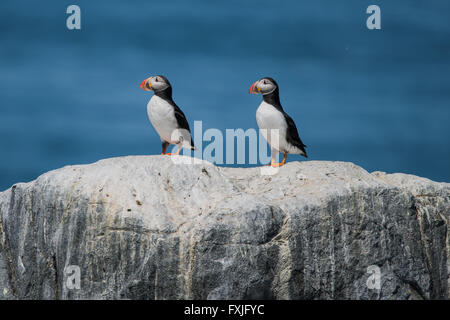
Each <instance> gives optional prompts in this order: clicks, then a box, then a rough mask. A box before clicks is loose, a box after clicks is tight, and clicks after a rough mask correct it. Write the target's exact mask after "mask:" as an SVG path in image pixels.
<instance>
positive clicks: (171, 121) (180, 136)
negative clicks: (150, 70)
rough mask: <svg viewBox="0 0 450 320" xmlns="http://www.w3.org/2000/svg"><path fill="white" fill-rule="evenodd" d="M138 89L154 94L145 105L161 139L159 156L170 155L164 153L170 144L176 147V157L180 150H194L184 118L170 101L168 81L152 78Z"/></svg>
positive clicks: (158, 77) (170, 87) (162, 78)
mask: <svg viewBox="0 0 450 320" xmlns="http://www.w3.org/2000/svg"><path fill="white" fill-rule="evenodd" d="M139 87H140V88H141V89H143V90H145V91H153V92H154V95H153V97H152V98H151V99H150V101H149V102H148V104H147V114H148V118H149V120H150V122H151V124H152V125H153V127H154V128H155V130H156V132H158V134H159V137H160V138H161V142H162V152H161V154H163V155H171V153H166V149H167V147H168V146H169V145H170V144H175V145H178V150H177V152H176V154H177V155H179V154H180V151H181V148H188V149H195V147H194V141H193V140H192V136H191V130H190V129H189V124H188V122H187V120H186V116H185V115H184V113H183V111H181V109H180V108H179V107H178V106H177V105H176V104H175V102H174V101H173V99H172V86H171V84H170V82H169V80H167V78H166V77H164V76H153V77H149V78H147V79H145V80H144V81H142V83H141V85H140V86H139Z"/></svg>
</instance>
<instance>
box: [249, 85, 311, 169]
mask: <svg viewBox="0 0 450 320" xmlns="http://www.w3.org/2000/svg"><path fill="white" fill-rule="evenodd" d="M249 93H252V94H261V95H262V98H263V101H262V102H261V104H260V105H259V108H258V109H257V110H256V122H257V123H258V127H259V129H260V131H261V134H262V136H263V137H264V139H266V141H267V142H268V143H269V145H270V151H271V154H272V162H271V165H272V167H281V166H283V165H284V164H285V163H286V158H287V155H288V154H289V153H291V154H300V155H302V156H304V157H306V158H307V157H308V155H307V153H306V150H305V148H306V145H304V144H303V142H302V140H301V139H300V136H299V135H298V130H297V126H296V125H295V122H294V120H292V118H291V117H290V116H289V115H288V114H287V113H286V112H284V110H283V107H282V106H281V102H280V90H279V87H278V84H277V83H276V81H275V80H274V79H272V78H270V77H265V78H262V79H260V80H258V81H256V82H254V83H253V84H252V85H251V87H250V89H249ZM279 152H281V153H283V161H282V162H281V163H276V162H275V157H276V155H277V154H278V153H279Z"/></svg>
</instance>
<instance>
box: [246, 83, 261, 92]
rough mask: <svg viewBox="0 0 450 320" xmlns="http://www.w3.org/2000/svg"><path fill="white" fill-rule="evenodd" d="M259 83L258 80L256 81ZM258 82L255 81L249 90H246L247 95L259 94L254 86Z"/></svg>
mask: <svg viewBox="0 0 450 320" xmlns="http://www.w3.org/2000/svg"><path fill="white" fill-rule="evenodd" d="M258 81H259V80H258ZM258 81H255V82H254V83H253V84H252V85H251V86H250V89H248V93H253V94H257V93H259V90H258V89H259V88H258V87H257V86H256V84H257V83H258ZM255 89H256V90H258V91H256V90H255Z"/></svg>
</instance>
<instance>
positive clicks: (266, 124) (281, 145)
mask: <svg viewBox="0 0 450 320" xmlns="http://www.w3.org/2000/svg"><path fill="white" fill-rule="evenodd" d="M256 123H257V124H258V127H259V129H261V134H262V136H263V137H264V138H265V139H266V140H267V142H268V143H269V145H270V146H271V147H272V148H273V149H275V150H277V151H280V152H287V153H299V150H298V148H296V147H294V146H293V145H291V144H290V143H288V142H287V140H286V131H287V123H286V119H285V118H284V115H283V114H282V113H281V112H280V111H279V110H278V109H277V108H275V107H274V106H272V105H271V104H269V103H267V102H265V101H263V102H262V103H261V104H260V105H259V108H258V110H256Z"/></svg>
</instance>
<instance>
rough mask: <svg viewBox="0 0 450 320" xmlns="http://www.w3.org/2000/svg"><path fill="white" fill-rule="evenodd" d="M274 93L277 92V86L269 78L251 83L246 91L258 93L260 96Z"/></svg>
mask: <svg viewBox="0 0 450 320" xmlns="http://www.w3.org/2000/svg"><path fill="white" fill-rule="evenodd" d="M275 91H278V84H277V83H276V81H275V80H273V79H272V78H270V77H264V78H262V79H259V80H258V81H256V82H255V83H253V84H252V85H251V87H250V89H249V90H248V92H249V93H254V94H258V93H260V94H262V95H266V94H270V93H273V92H275Z"/></svg>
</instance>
